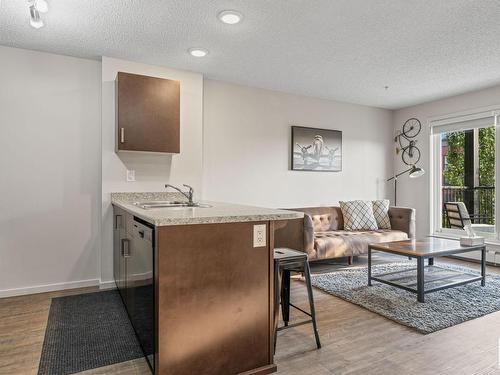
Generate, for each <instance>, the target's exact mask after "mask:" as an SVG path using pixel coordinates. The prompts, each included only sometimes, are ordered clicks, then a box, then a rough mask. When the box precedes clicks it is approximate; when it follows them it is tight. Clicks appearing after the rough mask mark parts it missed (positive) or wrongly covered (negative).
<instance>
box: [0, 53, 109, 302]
mask: <svg viewBox="0 0 500 375" xmlns="http://www.w3.org/2000/svg"><path fill="white" fill-rule="evenodd" d="M0 62H1V65H0V66H1V69H0V171H1V173H2V177H1V178H0V180H1V182H0V297H4V296H8V295H14V294H23V293H34V292H39V291H44V290H53V289H59V288H63V287H70V286H79V285H91V284H93V285H95V284H98V279H99V262H98V254H99V246H100V244H99V231H100V204H101V202H100V186H101V185H100V163H101V161H100V160H101V159H100V111H101V106H100V95H101V82H100V76H101V71H100V63H99V62H97V61H89V60H82V59H76V58H72V57H65V56H58V55H53V54H46V53H40V52H34V51H27V50H21V49H14V48H8V47H1V46H0Z"/></svg>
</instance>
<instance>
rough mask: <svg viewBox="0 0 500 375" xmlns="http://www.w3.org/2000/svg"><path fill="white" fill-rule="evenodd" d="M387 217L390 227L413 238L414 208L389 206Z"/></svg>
mask: <svg viewBox="0 0 500 375" xmlns="http://www.w3.org/2000/svg"><path fill="white" fill-rule="evenodd" d="M389 219H390V220H391V228H392V229H395V230H400V231H402V232H405V233H406V234H408V238H415V209H414V208H407V207H390V208H389Z"/></svg>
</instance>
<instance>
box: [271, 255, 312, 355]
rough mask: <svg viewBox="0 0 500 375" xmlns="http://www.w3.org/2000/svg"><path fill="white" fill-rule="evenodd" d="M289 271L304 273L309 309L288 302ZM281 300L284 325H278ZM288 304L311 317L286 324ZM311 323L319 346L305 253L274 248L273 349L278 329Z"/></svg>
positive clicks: (288, 311) (288, 314)
mask: <svg viewBox="0 0 500 375" xmlns="http://www.w3.org/2000/svg"><path fill="white" fill-rule="evenodd" d="M290 272H300V273H302V274H304V277H305V282H306V287H307V295H308V297H309V311H310V312H307V311H304V310H302V309H301V308H300V307H297V306H295V305H294V304H292V303H290ZM280 301H281V314H282V315H283V322H284V326H282V327H278V318H279V307H280ZM290 306H292V307H293V308H295V309H297V310H299V311H301V312H303V313H304V314H306V315H307V316H309V317H310V318H311V319H308V320H304V321H300V322H297V323H293V324H288V323H289V320H290ZM309 323H312V325H313V330H314V336H315V337H316V346H317V347H318V349H319V348H321V343H320V341H319V333H318V328H317V326H316V311H315V309H314V299H313V291H312V286H311V273H310V270H309V262H308V259H307V254H306V253H304V252H301V251H297V250H292V249H289V248H284V247H283V248H277V249H274V351H276V338H277V335H278V331H281V330H284V329H287V328H292V327H297V326H300V325H302V324H309Z"/></svg>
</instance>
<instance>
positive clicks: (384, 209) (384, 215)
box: [372, 199, 391, 229]
mask: <svg viewBox="0 0 500 375" xmlns="http://www.w3.org/2000/svg"><path fill="white" fill-rule="evenodd" d="M372 203H373V216H375V220H376V221H377V226H378V229H391V219H389V205H390V203H389V200H388V199H382V200H377V201H373V202H372Z"/></svg>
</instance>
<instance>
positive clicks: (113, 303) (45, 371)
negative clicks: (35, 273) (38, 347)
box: [38, 290, 144, 375]
mask: <svg viewBox="0 0 500 375" xmlns="http://www.w3.org/2000/svg"><path fill="white" fill-rule="evenodd" d="M143 355H144V354H143V352H142V350H141V347H140V345H139V342H138V341H137V339H136V336H135V334H134V330H133V328H132V325H131V324H130V321H129V319H128V316H127V312H126V310H125V308H124V306H123V303H122V301H121V298H120V294H119V293H118V291H116V290H112V291H105V292H96V293H87V294H79V295H74V296H67V297H59V298H54V299H52V303H51V305H50V311H49V318H48V321H47V329H46V331H45V339H44V342H43V348H42V355H41V358H40V365H39V369H38V374H39V375H63V374H73V373H76V372H80V371H84V370H89V369H92V368H97V367H102V366H108V365H112V364H114V363H119V362H125V361H129V360H132V359H136V358H140V357H142V356H143Z"/></svg>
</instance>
